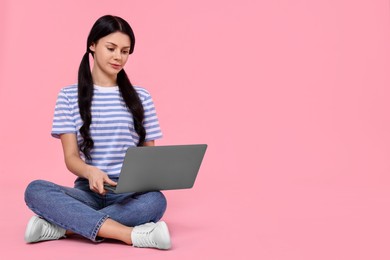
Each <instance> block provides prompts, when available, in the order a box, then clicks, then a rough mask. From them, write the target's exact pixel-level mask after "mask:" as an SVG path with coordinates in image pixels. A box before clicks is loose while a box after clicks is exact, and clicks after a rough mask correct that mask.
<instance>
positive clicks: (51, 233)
mask: <svg viewBox="0 0 390 260" xmlns="http://www.w3.org/2000/svg"><path fill="white" fill-rule="evenodd" d="M60 237H61V232H60V229H59V228H58V227H56V226H54V225H52V224H50V223H44V224H43V232H42V234H41V239H53V238H60Z"/></svg>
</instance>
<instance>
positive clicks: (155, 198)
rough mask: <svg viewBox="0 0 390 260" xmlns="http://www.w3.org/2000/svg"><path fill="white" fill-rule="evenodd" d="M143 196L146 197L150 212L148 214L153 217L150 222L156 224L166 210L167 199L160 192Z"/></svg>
mask: <svg viewBox="0 0 390 260" xmlns="http://www.w3.org/2000/svg"><path fill="white" fill-rule="evenodd" d="M145 195H146V196H147V201H148V204H149V209H150V210H151V211H152V212H150V213H151V214H150V215H151V216H153V219H152V221H153V222H157V221H159V220H160V219H161V218H162V216H163V215H164V213H165V210H166V209H167V199H166V198H165V196H164V194H163V193H162V192H160V191H153V192H148V193H147V194H145Z"/></svg>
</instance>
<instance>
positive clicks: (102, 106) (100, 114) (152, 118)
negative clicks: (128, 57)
mask: <svg viewBox="0 0 390 260" xmlns="http://www.w3.org/2000/svg"><path fill="white" fill-rule="evenodd" d="M135 90H136V91H137V93H138V95H139V97H140V99H141V101H142V105H143V107H144V110H145V119H144V127H145V131H146V136H145V141H151V140H155V139H158V138H161V137H162V133H161V130H160V125H159V122H158V118H157V115H156V110H155V107H154V103H153V100H152V97H151V96H150V94H149V92H148V91H147V90H145V89H143V88H140V87H135ZM91 114H92V122H91V126H90V135H91V138H92V140H93V141H94V147H93V149H92V150H91V160H87V159H86V158H85V156H84V154H83V153H82V152H81V151H80V157H81V158H82V159H83V160H84V161H85V162H86V163H87V164H90V165H93V166H96V167H98V168H99V169H101V170H102V171H104V172H106V173H107V174H108V175H110V176H112V177H117V176H119V173H120V169H121V167H122V163H123V160H124V157H125V154H126V150H127V148H129V147H135V146H137V143H138V140H139V137H138V134H137V132H136V131H135V129H134V123H133V117H132V114H131V112H130V111H129V109H128V108H127V107H126V104H125V102H124V100H123V98H122V95H121V94H120V91H119V87H117V86H116V87H100V86H94V93H93V98H92V106H91ZM82 124H83V122H82V120H81V117H80V113H79V108H78V101H77V84H75V85H71V86H68V87H65V88H63V89H61V91H60V93H59V94H58V98H57V103H56V107H55V112H54V119H53V126H52V131H51V134H52V136H53V137H55V138H59V136H60V135H61V134H65V133H74V134H76V135H77V141H78V144H79V145H80V144H81V142H82V137H81V135H80V132H79V129H80V127H81V126H82Z"/></svg>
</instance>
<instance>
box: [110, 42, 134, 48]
mask: <svg viewBox="0 0 390 260" xmlns="http://www.w3.org/2000/svg"><path fill="white" fill-rule="evenodd" d="M106 43H109V44H112V45H114V46H116V47H118V45H116V44H115V43H113V42H106ZM123 48H130V46H125V47H123Z"/></svg>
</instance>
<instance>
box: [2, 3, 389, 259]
mask: <svg viewBox="0 0 390 260" xmlns="http://www.w3.org/2000/svg"><path fill="white" fill-rule="evenodd" d="M107 13H110V14H115V15H119V16H122V17H123V18H125V19H126V20H128V21H129V22H130V24H131V25H132V26H133V28H134V30H135V33H136V38H137V44H136V47H135V53H134V55H132V56H131V58H130V60H129V63H128V65H127V68H126V69H127V72H128V74H129V75H130V77H131V79H132V81H133V83H135V84H137V85H140V86H143V87H145V88H147V89H148V90H149V91H150V92H151V93H152V95H153V98H154V100H155V103H156V107H157V112H158V115H159V118H160V122H161V126H162V129H163V132H164V135H165V138H164V139H162V140H161V141H159V142H158V144H159V145H163V144H187V143H207V144H209V149H208V151H207V153H206V157H205V160H204V164H203V165H202V167H201V171H200V173H199V176H198V179H197V182H196V184H195V187H194V188H193V189H192V190H181V191H169V192H165V194H166V195H167V197H168V200H169V207H168V211H167V213H166V215H165V217H164V219H165V221H166V222H167V223H168V224H169V226H170V229H171V233H172V240H173V249H172V250H171V251H167V252H162V251H158V250H150V249H144V250H141V249H139V250H136V249H133V248H131V247H126V246H124V245H122V244H120V243H114V242H107V243H103V244H98V245H94V244H93V243H91V242H89V241H87V240H84V239H66V240H60V241H54V242H47V243H39V244H35V245H26V244H25V243H24V240H23V235H24V229H25V226H26V223H27V221H28V219H29V218H30V217H31V216H32V213H31V212H30V211H29V210H28V209H27V207H26V206H25V204H24V200H23V193H24V188H25V187H26V185H27V184H28V183H29V182H30V181H31V180H33V179H38V178H40V179H47V180H51V181H54V182H57V183H61V184H64V185H72V181H73V179H74V176H73V175H72V174H70V173H68V172H67V170H66V169H65V166H64V163H63V158H62V149H61V145H60V142H59V141H58V140H55V139H53V138H52V137H51V136H50V129H51V120H52V116H53V111H54V104H55V99H56V96H57V93H58V91H59V89H60V88H61V87H63V86H65V85H68V84H71V83H74V82H76V78H77V68H78V65H79V62H80V59H81V57H82V55H83V53H84V51H85V42H86V37H87V34H88V32H89V30H90V28H91V26H92V24H93V22H94V21H95V20H96V19H97V18H98V17H100V16H101V15H104V14H107ZM389 14H390V8H389V2H388V1H387V0H366V1H356V0H322V1H321V0H320V1H312V0H291V1H288V0H279V1H250V0H239V1H238V0H237V1H234V0H232V1H222V0H217V1H206V0H201V1H179V0H176V1H175V0H169V1H125V0H123V1H115V0H111V1H70V0H66V1H43V0H37V1H20V0H15V1H14V0H12V1H11V0H8V1H4V0H3V1H1V2H0V24H1V27H0V28H1V40H0V44H1V45H0V57H1V58H0V68H1V77H0V119H1V121H0V126H1V127H0V138H1V144H0V173H1V182H2V185H1V186H2V187H1V189H0V192H1V194H0V196H1V198H2V206H1V221H0V229H1V236H0V245H1V258H2V259H8V258H11V257H12V258H13V259H24V258H26V259H27V257H28V258H29V259H36V258H37V259H38V257H39V259H81V256H80V255H82V256H83V257H88V258H91V259H92V258H93V259H108V258H110V259H130V258H131V259H152V258H153V259H238V258H241V259H289V260H290V259H291V260H295V259H305V260H306V259H307V260H309V259H310V260H311V259H316V260H320V259H390V250H389V242H390V239H389V237H390V235H389V234H390V208H389V205H390V177H389V170H390V135H389V133H390V116H389V110H390V102H389V101H388V100H389V96H390V90H389V85H390V78H389V68H390V51H389V50H390V21H389Z"/></svg>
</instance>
